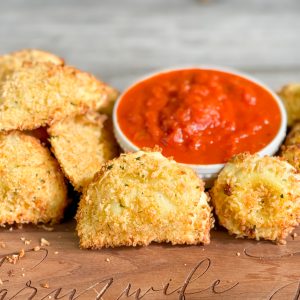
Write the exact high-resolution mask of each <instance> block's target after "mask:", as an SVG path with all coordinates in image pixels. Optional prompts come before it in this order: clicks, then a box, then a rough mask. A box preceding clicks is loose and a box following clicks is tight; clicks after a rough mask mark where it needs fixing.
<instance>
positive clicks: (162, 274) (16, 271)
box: [0, 221, 300, 300]
mask: <svg viewBox="0 0 300 300" xmlns="http://www.w3.org/2000/svg"><path fill="white" fill-rule="evenodd" d="M74 228H75V223H74V222H72V221H71V222H67V223H65V224H61V225H58V226H55V228H54V230H53V231H51V232H48V231H45V230H44V229H39V228H36V227H33V226H24V227H23V229H14V230H12V231H10V230H8V229H1V230H0V237H1V241H3V242H5V245H6V247H5V248H0V257H1V258H0V278H1V280H2V282H3V284H2V285H0V299H1V300H3V299H4V300H7V299H34V300H35V299H80V300H84V299H92V300H93V299H283V297H284V299H299V294H300V288H299V287H300V269H299V266H300V257H299V254H300V237H299V238H298V237H295V238H294V239H292V237H290V238H289V239H288V243H287V245H281V246H278V245H274V244H272V243H270V242H256V241H249V240H237V239H235V238H233V237H231V236H229V235H228V234H227V233H226V232H223V231H221V230H218V231H213V232H212V242H211V244H210V245H209V246H205V247H204V246H170V245H168V244H152V245H150V246H148V247H137V248H131V247H129V248H124V247H122V248H115V249H103V250H98V251H91V250H80V249H79V248H78V239H77V237H76V234H75V232H74ZM298 233H299V234H300V230H298ZM24 238H25V240H30V241H31V242H30V244H29V245H25V244H24V241H22V240H24ZM41 238H45V239H46V240H47V241H49V242H50V246H44V247H41V249H40V250H39V251H33V248H34V247H35V246H37V245H39V243H40V239H41ZM21 249H25V256H24V257H22V258H20V259H19V261H18V262H17V263H16V264H13V263H10V262H8V261H7V259H5V257H6V256H8V255H12V254H18V253H19V251H20V250H21Z"/></svg>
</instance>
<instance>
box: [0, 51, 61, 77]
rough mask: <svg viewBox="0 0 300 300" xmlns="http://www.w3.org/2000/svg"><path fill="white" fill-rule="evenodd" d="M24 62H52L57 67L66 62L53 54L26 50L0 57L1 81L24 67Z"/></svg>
mask: <svg viewBox="0 0 300 300" xmlns="http://www.w3.org/2000/svg"><path fill="white" fill-rule="evenodd" d="M24 62H33V63H36V62H50V63H53V64H55V65H63V64H64V60H63V59H62V58H60V57H58V56H56V55H54V54H52V53H49V52H46V51H42V50H37V49H24V50H20V51H16V52H12V53H9V54H5V55H2V56H0V81H2V80H4V79H5V77H6V76H7V75H9V74H11V73H12V72H13V71H15V70H17V69H19V68H20V67H22V65H23V63H24Z"/></svg>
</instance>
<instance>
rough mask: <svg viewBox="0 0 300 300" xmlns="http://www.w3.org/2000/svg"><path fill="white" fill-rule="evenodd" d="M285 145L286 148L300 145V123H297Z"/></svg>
mask: <svg viewBox="0 0 300 300" xmlns="http://www.w3.org/2000/svg"><path fill="white" fill-rule="evenodd" d="M284 144H285V145H286V146H290V145H297V144H300V123H296V124H295V125H294V126H293V127H292V129H291V131H290V132H289V134H288V135H287V137H286V139H285V141H284Z"/></svg>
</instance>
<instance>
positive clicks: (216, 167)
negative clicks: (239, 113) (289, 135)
mask: <svg viewBox="0 0 300 300" xmlns="http://www.w3.org/2000/svg"><path fill="white" fill-rule="evenodd" d="M184 69H205V70H215V71H221V72H226V73H229V74H234V75H238V76H240V77H243V78H245V79H248V80H249V81H252V82H254V83H256V84H257V85H259V86H261V87H262V88H263V89H265V90H266V91H268V92H269V93H270V94H271V95H272V96H273V98H274V101H275V102H276V103H277V105H278V107H279V110H280V114H281V126H280V128H279V130H278V132H277V134H276V136H275V137H274V139H273V140H272V141H271V142H270V143H269V144H268V145H267V146H266V147H264V148H263V149H261V150H260V151H259V152H258V154H259V155H260V156H265V155H273V154H275V153H276V152H277V151H278V149H279V147H280V145H281V143H282V142H283V140H284V138H285V134H286V128H287V115H286V110H285V108H284V106H283V103H282V101H281V100H280V98H279V97H278V96H277V95H276V94H275V93H274V92H273V91H272V90H271V89H270V88H268V87H267V86H266V85H265V84H264V83H262V82H260V81H259V80H257V79H255V78H253V77H252V76H249V75H246V74H244V73H241V72H239V71H236V70H233V69H229V68H223V67H214V66H197V67H193V66H192V67H185V68H174V69H168V70H163V71H159V72H156V73H152V74H149V75H147V76H145V77H143V78H142V79H139V80H138V81H136V82H135V83H134V84H132V85H131V86H130V87H129V88H127V90H125V91H124V92H123V93H122V94H121V95H120V97H119V99H118V100H117V101H116V103H115V106H114V110H113V125H114V134H115V137H116V139H117V141H118V143H119V145H120V146H121V148H122V149H123V150H124V151H125V152H132V151H138V150H139V149H140V148H139V147H138V146H136V145H134V144H133V143H132V142H131V141H130V140H129V139H128V138H127V137H126V135H125V134H124V133H123V132H122V130H121V128H120V126H119V123H118V117H117V109H118V106H119V103H120V102H121V101H122V98H123V95H125V94H126V93H127V91H128V90H130V89H131V88H133V87H134V86H135V85H136V84H138V83H139V82H141V81H144V80H146V79H149V78H151V77H153V76H156V75H158V74H162V73H168V72H170V71H176V70H184ZM181 164H182V165H185V166H188V167H191V168H192V169H194V170H195V171H196V173H197V174H198V176H199V177H200V178H202V179H203V180H204V181H205V183H206V187H210V186H211V185H212V183H213V181H214V180H215V179H216V177H217V176H218V173H219V172H220V170H221V169H222V168H223V167H224V164H207V165H198V164H195V165H194V164H184V163H181Z"/></svg>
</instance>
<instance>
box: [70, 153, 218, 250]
mask: <svg viewBox="0 0 300 300" xmlns="http://www.w3.org/2000/svg"><path fill="white" fill-rule="evenodd" d="M208 201H209V198H208V196H207V194H206V193H205V192H204V183H203V182H202V180H201V179H199V178H198V177H197V175H196V174H195V173H194V171H193V170H192V169H190V168H188V167H184V166H182V165H180V164H177V163H176V162H175V161H173V160H170V159H167V158H165V157H163V156H162V154H161V153H160V152H150V151H138V152H136V153H127V154H121V156H120V157H118V158H116V159H114V160H111V161H109V162H107V163H106V165H105V166H103V167H102V169H101V171H100V172H99V173H98V174H97V175H96V176H95V178H94V180H93V181H92V183H91V184H90V185H89V186H88V187H87V188H86V190H85V191H84V194H83V196H82V198H81V200H80V204H79V209H78V212H77V216H76V219H77V222H78V224H77V231H78V235H79V238H80V246H81V247H82V248H93V249H98V248H102V247H117V246H122V245H125V246H137V245H148V244H150V243H151V242H170V243H172V244H173V245H175V244H193V245H194V244H200V243H203V244H208V243H209V242H210V229H211V226H212V224H213V219H212V215H211V208H210V206H209V204H208Z"/></svg>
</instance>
